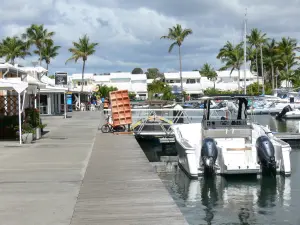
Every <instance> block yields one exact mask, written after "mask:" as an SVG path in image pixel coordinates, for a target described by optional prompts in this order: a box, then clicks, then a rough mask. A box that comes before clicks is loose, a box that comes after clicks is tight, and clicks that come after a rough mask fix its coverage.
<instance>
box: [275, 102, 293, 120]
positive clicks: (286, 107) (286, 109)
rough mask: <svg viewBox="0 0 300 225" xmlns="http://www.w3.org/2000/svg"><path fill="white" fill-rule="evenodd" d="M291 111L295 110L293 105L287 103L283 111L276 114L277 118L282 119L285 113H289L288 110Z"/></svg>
mask: <svg viewBox="0 0 300 225" xmlns="http://www.w3.org/2000/svg"><path fill="white" fill-rule="evenodd" d="M290 111H293V109H292V107H291V106H290V105H287V106H285V107H284V108H283V109H282V111H281V112H280V113H279V114H278V115H277V116H276V119H277V120H280V119H282V117H284V115H285V114H286V113H287V112H290Z"/></svg>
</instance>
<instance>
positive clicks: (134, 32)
mask: <svg viewBox="0 0 300 225" xmlns="http://www.w3.org/2000/svg"><path fill="white" fill-rule="evenodd" d="M246 8H247V33H249V32H250V30H251V29H253V28H258V29H259V30H262V31H263V32H265V33H267V35H268V37H270V38H275V39H277V40H279V39H280V38H281V37H283V36H289V37H292V38H296V39H297V40H298V41H299V39H300V23H298V20H297V18H298V17H299V8H300V0H288V1H282V0H263V1H262V0H186V1H182V0H151V1H149V0H100V1H99V0H85V1H82V0H81V1H79V0H72V1H71V0H42V1H41V0H26V1H21V0H10V1H3V2H2V3H1V8H0V15H1V20H0V35H1V38H4V37H6V36H13V35H19V34H22V33H23V32H24V31H25V29H26V27H28V26H30V25H31V24H32V23H36V24H44V26H45V28H47V29H48V30H49V31H54V32H56V34H55V36H54V41H55V43H56V45H59V46H61V49H60V51H59V56H58V57H56V58H55V59H53V60H52V61H51V64H50V66H49V70H50V73H54V72H55V71H63V72H68V73H69V74H72V73H81V69H82V61H78V63H76V64H75V63H72V62H70V63H68V64H65V61H66V59H68V58H69V57H70V56H71V55H70V53H69V52H68V49H69V48H70V47H72V42H73V41H77V40H78V39H79V37H82V36H83V35H84V34H87V35H88V36H89V37H90V40H91V41H92V42H97V43H99V45H98V46H97V48H96V53H95V54H94V55H93V56H90V57H89V58H88V60H87V63H86V73H97V74H99V73H106V72H116V71H124V72H131V71H132V70H133V68H135V67H140V68H142V69H144V70H146V69H147V68H153V67H155V68H159V69H160V71H161V72H171V71H172V72H174V71H178V70H179V60H178V48H174V49H173V51H172V53H168V48H169V45H170V44H171V42H170V41H168V40H160V37H161V36H163V35H167V33H168V28H170V27H172V26H174V25H176V24H181V25H182V26H183V28H190V29H192V30H193V34H192V35H191V36H189V37H187V38H186V40H185V41H184V43H183V45H182V66H183V70H185V71H190V70H193V69H199V68H201V66H202V65H203V64H204V63H209V64H211V65H212V66H213V67H214V68H215V69H219V68H220V66H221V65H222V64H221V62H220V61H219V60H218V59H216V55H217V54H218V50H219V49H220V48H221V47H222V46H223V45H224V44H225V43H226V41H231V42H233V43H239V42H240V41H242V39H243V32H244V31H243V29H244V28H243V26H244V25H243V22H244V18H245V11H246V10H245V9H246ZM37 59H38V56H36V55H35V56H32V57H27V58H26V59H25V60H17V62H18V63H19V64H22V65H24V66H31V65H32V61H36V60H37Z"/></svg>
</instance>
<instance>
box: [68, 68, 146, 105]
mask: <svg viewBox="0 0 300 225" xmlns="http://www.w3.org/2000/svg"><path fill="white" fill-rule="evenodd" d="M71 79H72V81H73V84H75V85H77V88H79V89H80V88H81V83H82V82H81V74H80V75H77V74H72V76H71ZM97 85H107V86H112V87H116V88H118V90H128V91H129V92H134V93H135V94H136V97H137V98H140V99H147V97H148V91H147V76H146V74H131V73H129V72H128V73H127V72H119V73H110V74H109V75H95V74H85V75H84V88H85V89H86V90H90V91H92V90H95V89H96V87H97Z"/></svg>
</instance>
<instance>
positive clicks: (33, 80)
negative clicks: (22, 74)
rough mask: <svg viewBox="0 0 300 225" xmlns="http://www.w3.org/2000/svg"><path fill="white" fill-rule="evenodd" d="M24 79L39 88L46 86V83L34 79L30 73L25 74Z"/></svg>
mask: <svg viewBox="0 0 300 225" xmlns="http://www.w3.org/2000/svg"><path fill="white" fill-rule="evenodd" d="M25 79H26V81H27V82H28V84H29V85H36V86H38V87H39V88H46V84H44V83H42V82H40V81H39V80H38V79H36V78H34V77H32V76H30V75H27V77H26V78H25Z"/></svg>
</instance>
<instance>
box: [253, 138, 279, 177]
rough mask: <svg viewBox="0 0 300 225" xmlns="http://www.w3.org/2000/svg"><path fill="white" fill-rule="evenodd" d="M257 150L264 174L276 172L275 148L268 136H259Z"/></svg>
mask: <svg viewBox="0 0 300 225" xmlns="http://www.w3.org/2000/svg"><path fill="white" fill-rule="evenodd" d="M256 150H257V156H258V160H259V163H260V165H261V166H262V172H263V174H273V175H274V174H276V161H275V149H274V145H273V144H272V142H271V141H270V139H269V138H268V137H267V136H260V137H259V138H257V140H256Z"/></svg>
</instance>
